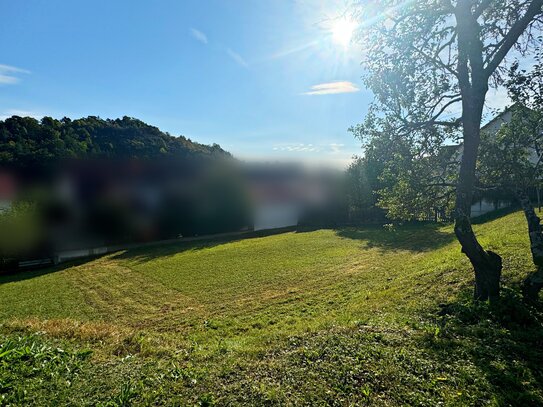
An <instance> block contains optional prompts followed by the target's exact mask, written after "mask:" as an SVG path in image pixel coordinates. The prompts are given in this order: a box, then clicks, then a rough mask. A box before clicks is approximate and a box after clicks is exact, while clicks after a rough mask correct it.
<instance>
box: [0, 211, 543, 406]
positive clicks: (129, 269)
mask: <svg viewBox="0 0 543 407" xmlns="http://www.w3.org/2000/svg"><path fill="white" fill-rule="evenodd" d="M476 231H477V233H478V235H479V236H480V238H481V241H482V243H483V245H484V246H485V247H486V248H488V249H491V250H494V251H496V252H498V253H499V254H501V255H502V256H503V258H504V272H503V283H504V287H505V288H504V292H503V301H502V303H501V304H499V305H498V306H496V307H490V306H488V305H485V304H483V305H474V304H472V303H471V300H470V298H471V285H472V279H473V276H472V272H471V268H470V265H469V263H468V261H467V259H466V258H465V257H464V256H463V255H462V254H461V253H460V250H459V245H458V244H457V243H456V241H455V239H454V235H453V232H452V227H451V226H441V227H439V226H435V225H418V226H401V227H397V228H395V229H393V230H385V229H383V228H367V229H342V230H319V231H311V232H298V233H294V232H293V233H284V234H280V235H274V236H268V237H262V238H252V239H246V240H233V241H209V242H206V243H201V242H199V243H196V244H191V245H179V244H178V245H171V246H165V247H160V248H151V249H145V250H130V251H126V252H121V253H115V254H112V255H108V256H105V257H101V258H98V259H95V260H92V261H88V262H85V263H80V264H72V265H70V266H64V267H62V268H53V269H48V270H40V271H33V272H26V273H22V274H18V275H15V276H3V277H0V344H1V347H0V405H3V404H5V405H44V406H50V405H103V406H122V405H214V404H217V405H236V404H248V405H308V404H311V405H366V404H367V405H383V406H386V405H427V406H436V405H440V404H442V405H523V406H528V405H542V404H543V384H542V383H543V346H542V345H543V325H542V320H543V319H542V315H543V314H542V313H541V310H540V309H536V308H532V307H527V306H525V305H523V303H522V301H521V300H520V299H519V296H518V295H517V293H518V284H519V282H520V281H521V280H522V278H523V277H524V276H525V275H526V274H527V273H528V272H530V271H531V270H532V269H533V266H532V265H531V259H530V254H529V246H528V240H527V233H526V226H525V221H524V218H523V216H522V214H521V213H513V214H510V215H506V216H503V217H501V218H498V219H495V220H490V221H488V222H486V223H482V224H479V225H477V226H476Z"/></svg>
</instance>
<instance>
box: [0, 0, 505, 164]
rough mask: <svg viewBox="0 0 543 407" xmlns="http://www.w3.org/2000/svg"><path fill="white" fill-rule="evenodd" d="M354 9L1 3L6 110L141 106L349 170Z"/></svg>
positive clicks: (299, 0)
mask: <svg viewBox="0 0 543 407" xmlns="http://www.w3.org/2000/svg"><path fill="white" fill-rule="evenodd" d="M346 8H347V2H346V1H341V0H272V1H254V0H194V1H193V0H155V1H150V0H149V1H147V0H115V1H112V0H93V1H73V0H65V1H60V0H25V1H13V0H0V10H1V16H2V17H1V24H0V119H2V118H5V117H9V116H11V115H13V114H17V115H21V116H23V115H28V116H34V117H41V116H44V115H48V116H53V117H56V118H62V117H64V116H66V117H70V118H78V117H84V116H89V115H93V116H100V117H102V118H117V117H122V116H131V117H136V118H138V119H141V120H143V121H145V122H147V123H149V124H151V125H154V126H157V127H159V128H160V129H161V130H163V131H167V132H169V133H170V134H172V135H184V136H186V137H188V138H190V139H192V140H194V141H198V142H201V143H205V144H211V143H218V144H220V145H221V146H222V147H223V148H224V149H226V150H228V151H230V152H231V153H233V154H234V155H235V156H236V157H238V158H241V159H246V160H303V161H306V162H325V163H329V164H331V165H335V166H340V167H342V166H345V165H347V163H348V162H349V161H350V159H351V157H352V156H353V155H354V154H361V153H362V151H361V148H360V142H359V141H357V140H356V139H354V137H353V135H352V134H351V133H349V131H348V128H349V127H350V126H352V125H354V124H356V123H359V122H361V121H362V120H363V118H364V115H365V113H366V112H367V109H368V106H369V104H370V103H371V101H372V98H373V96H372V94H371V93H370V92H369V91H367V90H366V89H365V88H364V85H363V83H362V80H361V76H362V74H363V71H362V68H361V66H360V61H361V59H362V50H361V48H360V46H358V45H356V44H353V43H352V42H350V41H349V37H350V32H351V31H352V27H351V26H350V22H349V21H346V20H345V19H344V18H343V17H342V15H343V14H344V13H345V10H346ZM503 97H504V96H503V95H500V94H497V95H496V96H494V97H493V98H492V100H493V101H494V102H496V103H497V104H500V103H502V104H503V103H504V101H503V100H501V99H503ZM500 98H501V99H500Z"/></svg>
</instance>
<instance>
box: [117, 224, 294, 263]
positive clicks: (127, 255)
mask: <svg viewBox="0 0 543 407" xmlns="http://www.w3.org/2000/svg"><path fill="white" fill-rule="evenodd" d="M292 231H294V229H293V228H283V229H273V230H262V231H256V232H251V233H248V234H245V235H232V236H221V235H218V236H215V237H214V236H209V237H205V238H204V239H202V240H194V241H185V242H183V241H179V242H173V243H168V244H164V245H157V246H153V247H141V248H134V249H129V250H125V251H123V252H119V253H118V254H116V255H114V256H112V257H111V258H112V259H114V260H128V261H132V262H135V263H146V262H149V261H153V260H156V259H158V258H167V257H171V256H174V255H176V254H178V253H182V252H186V251H199V250H204V249H210V248H212V247H216V246H221V245H223V244H228V243H235V242H239V241H243V240H247V239H254V238H260V237H266V236H272V235H277V234H282V233H286V232H292Z"/></svg>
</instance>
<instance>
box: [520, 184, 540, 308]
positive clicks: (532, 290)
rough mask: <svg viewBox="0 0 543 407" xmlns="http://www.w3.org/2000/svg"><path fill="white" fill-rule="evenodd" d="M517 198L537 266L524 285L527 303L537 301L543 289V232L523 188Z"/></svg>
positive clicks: (523, 290)
mask: <svg viewBox="0 0 543 407" xmlns="http://www.w3.org/2000/svg"><path fill="white" fill-rule="evenodd" d="M515 193H516V195H517V198H518V200H519V202H520V205H521V206H522V210H523V211H524V216H525V217H526V222H527V223H528V235H529V236H530V251H531V252H532V260H533V262H534V265H535V266H536V269H537V270H536V272H534V273H532V274H530V275H529V276H528V277H526V279H525V280H524V282H523V284H522V294H523V295H524V298H525V299H526V300H527V301H537V300H538V298H539V292H540V291H541V289H542V288H543V232H542V229H541V223H540V221H541V220H540V219H539V217H538V216H537V215H536V213H535V210H534V207H533V205H532V202H531V201H530V198H529V197H528V194H527V193H526V191H525V190H524V189H522V188H517V189H516V190H515Z"/></svg>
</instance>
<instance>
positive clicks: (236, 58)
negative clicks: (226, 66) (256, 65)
mask: <svg viewBox="0 0 543 407" xmlns="http://www.w3.org/2000/svg"><path fill="white" fill-rule="evenodd" d="M226 53H227V54H228V56H229V57H230V58H232V59H233V60H234V61H235V62H236V63H237V64H238V65H241V66H242V67H244V68H248V67H249V64H248V63H247V61H246V60H245V59H243V57H242V56H241V55H240V54H238V53H237V52H234V51H232V50H231V49H230V48H228V49H227V50H226Z"/></svg>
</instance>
